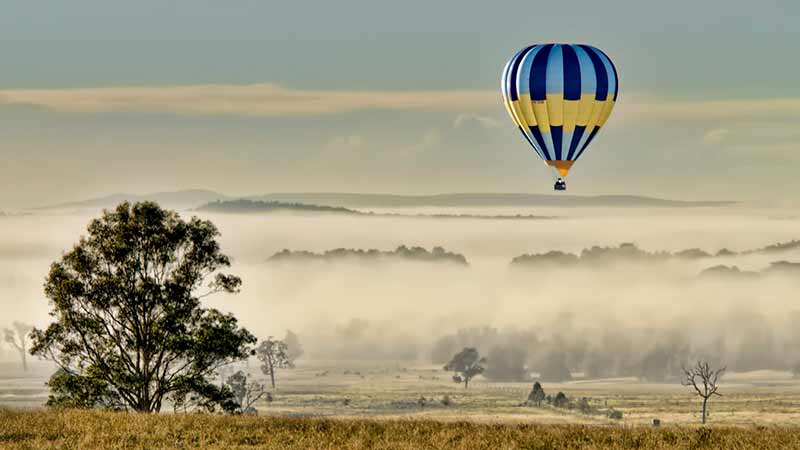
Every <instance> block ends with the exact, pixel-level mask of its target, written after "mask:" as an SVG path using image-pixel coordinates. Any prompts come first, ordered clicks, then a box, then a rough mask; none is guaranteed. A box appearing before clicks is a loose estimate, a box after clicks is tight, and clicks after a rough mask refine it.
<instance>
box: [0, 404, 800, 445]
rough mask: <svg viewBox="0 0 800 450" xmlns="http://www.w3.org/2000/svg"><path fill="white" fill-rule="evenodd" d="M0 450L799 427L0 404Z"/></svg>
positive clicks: (585, 440) (625, 437)
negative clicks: (228, 413)
mask: <svg viewBox="0 0 800 450" xmlns="http://www.w3.org/2000/svg"><path fill="white" fill-rule="evenodd" d="M0 448H3V449H7V450H22V449H26V450H27V449H30V450H39V449H59V450H70V449H85V450H95V449H104V450H105V449H108V450H110V449H199V450H206V449H208V450H210V449H225V450H236V449H286V450H291V449H409V450H410V449H448V450H457V449H470V450H477V449H487V450H489V449H491V450H501V449H531V450H533V449H542V450H545V449H612V450H613V449H699V448H703V449H726V450H733V449H739V450H749V449H764V450H766V449H769V450H775V449H796V448H800V430H799V429H797V428H791V427H777V426H769V427H767V426H759V427H752V426H751V427H710V428H700V427H690V426H680V427H677V426H676V427H663V428H659V429H653V428H648V427H645V426H635V427H631V426H600V425H578V424H571V425H545V424H520V423H517V424H514V423H505V424H488V423H475V422H464V421H459V422H442V421H436V420H381V421H378V420H368V419H320V418H288V417H242V416H239V417H233V416H212V415H205V414H186V415H183V414H180V415H142V414H133V413H100V412H80V411H27V412H20V411H16V412H12V411H10V410H0Z"/></svg>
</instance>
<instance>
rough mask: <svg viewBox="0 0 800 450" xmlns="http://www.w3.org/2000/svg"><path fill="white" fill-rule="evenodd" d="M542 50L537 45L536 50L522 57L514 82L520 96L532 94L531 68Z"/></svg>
mask: <svg viewBox="0 0 800 450" xmlns="http://www.w3.org/2000/svg"><path fill="white" fill-rule="evenodd" d="M541 49H542V46H541V45H535V46H534V48H532V49H531V50H530V51H529V52H527V53H526V54H525V55H524V56H522V62H520V65H519V70H518V71H517V77H516V79H515V80H512V82H514V83H516V84H517V92H519V95H523V94H529V93H530V92H531V84H530V82H528V80H530V76H531V75H530V74H531V66H532V65H533V59H534V58H535V57H536V54H537V53H539V50H541Z"/></svg>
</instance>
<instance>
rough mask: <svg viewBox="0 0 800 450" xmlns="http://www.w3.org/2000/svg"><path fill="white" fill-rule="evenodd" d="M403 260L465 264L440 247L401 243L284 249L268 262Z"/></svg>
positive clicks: (465, 263) (463, 258) (462, 259)
mask: <svg viewBox="0 0 800 450" xmlns="http://www.w3.org/2000/svg"><path fill="white" fill-rule="evenodd" d="M376 259H387V260H391V259H394V260H405V261H415V262H448V263H455V264H459V265H464V266H467V265H469V264H468V263H467V258H465V257H464V255H461V254H458V253H453V252H449V251H447V250H445V249H443V248H442V247H433V249H432V250H431V251H428V250H427V249H425V248H423V247H406V246H405V245H401V246H400V247H397V249H395V250H394V251H382V250H376V249H370V250H362V249H350V248H337V249H334V250H328V251H326V252H324V253H313V252H308V251H292V250H287V249H284V250H282V251H280V252H278V253H275V254H274V255H272V256H271V257H270V258H269V259H268V261H269V262H273V263H274V262H308V261H326V262H331V261H343V260H376Z"/></svg>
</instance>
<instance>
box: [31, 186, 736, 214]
mask: <svg viewBox="0 0 800 450" xmlns="http://www.w3.org/2000/svg"><path fill="white" fill-rule="evenodd" d="M236 199H246V200H253V201H263V202H280V203H301V204H306V205H329V206H334V207H336V206H338V207H344V208H411V207H494V206H518V207H625V208H636V207H640V208H641V207H661V208H693V207H710V206H717V207H719V206H732V205H735V204H738V202H733V201H697V202H687V201H680V200H666V199H659V198H652V197H641V196H634V195H597V196H581V195H554V194H524V193H507V194H502V193H500V194H470V193H464V194H460V193H455V194H434V195H394V194H351V193H313V192H312V193H274V194H265V195H251V196H241V197H233V196H229V195H226V194H221V193H219V192H214V191H209V190H204V189H191V190H183V191H172V192H156V193H152V194H141V195H139V194H113V195H108V196H105V197H99V198H93V199H88V200H81V201H75V202H68V203H61V204H56V205H49V206H44V207H41V208H37V209H103V208H113V207H114V206H116V205H118V204H119V203H120V202H122V201H125V200H127V201H131V202H134V201H144V200H150V201H155V202H158V203H159V204H161V205H162V206H164V207H167V208H171V209H179V210H185V209H194V208H198V207H200V206H202V205H205V204H206V203H211V202H214V201H217V200H221V201H226V200H236Z"/></svg>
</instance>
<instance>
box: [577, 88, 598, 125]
mask: <svg viewBox="0 0 800 450" xmlns="http://www.w3.org/2000/svg"><path fill="white" fill-rule="evenodd" d="M578 102H579V103H578V118H577V119H576V120H575V125H578V126H581V127H585V126H586V124H587V123H589V119H590V118H591V116H592V108H593V107H594V92H591V93H588V94H581V99H580V100H578Z"/></svg>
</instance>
